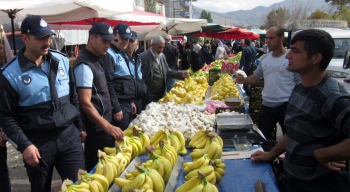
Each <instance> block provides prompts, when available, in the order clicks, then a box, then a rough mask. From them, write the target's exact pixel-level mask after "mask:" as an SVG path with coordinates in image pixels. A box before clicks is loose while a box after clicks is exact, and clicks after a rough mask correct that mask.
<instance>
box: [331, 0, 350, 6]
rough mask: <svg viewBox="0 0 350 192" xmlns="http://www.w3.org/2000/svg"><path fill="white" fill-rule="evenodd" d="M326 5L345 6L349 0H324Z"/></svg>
mask: <svg viewBox="0 0 350 192" xmlns="http://www.w3.org/2000/svg"><path fill="white" fill-rule="evenodd" d="M325 1H326V3H329V2H330V3H332V5H346V4H350V0H333V1H332V0H325Z"/></svg>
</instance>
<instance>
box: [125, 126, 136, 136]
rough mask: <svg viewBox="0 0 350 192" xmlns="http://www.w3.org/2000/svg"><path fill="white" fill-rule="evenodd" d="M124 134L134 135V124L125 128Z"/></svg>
mask: <svg viewBox="0 0 350 192" xmlns="http://www.w3.org/2000/svg"><path fill="white" fill-rule="evenodd" d="M123 134H124V136H128V137H131V136H133V135H134V125H133V126H130V127H128V128H127V129H125V130H124V131H123Z"/></svg>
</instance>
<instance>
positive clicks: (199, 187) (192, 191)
mask: <svg viewBox="0 0 350 192" xmlns="http://www.w3.org/2000/svg"><path fill="white" fill-rule="evenodd" d="M203 189H204V185H203V184H198V185H197V186H195V187H193V188H192V189H190V190H188V192H199V191H203Z"/></svg>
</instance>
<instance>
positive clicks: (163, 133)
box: [150, 129, 165, 144]
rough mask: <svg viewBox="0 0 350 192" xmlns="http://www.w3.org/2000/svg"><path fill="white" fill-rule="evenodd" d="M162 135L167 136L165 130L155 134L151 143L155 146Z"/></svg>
mask: <svg viewBox="0 0 350 192" xmlns="http://www.w3.org/2000/svg"><path fill="white" fill-rule="evenodd" d="M162 135H165V131H164V129H160V130H159V131H158V132H157V133H155V134H154V135H153V136H152V138H151V139H150V143H151V144H154V143H155V141H156V140H157V139H158V138H159V137H160V136H162Z"/></svg>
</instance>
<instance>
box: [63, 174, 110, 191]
mask: <svg viewBox="0 0 350 192" xmlns="http://www.w3.org/2000/svg"><path fill="white" fill-rule="evenodd" d="M108 188H109V184H108V181H107V178H106V177H104V176H103V175H100V174H89V173H87V172H86V171H85V170H79V171H78V181H77V183H76V184H74V183H73V181H71V180H69V179H66V180H64V181H63V183H62V185H61V191H62V192H89V191H91V192H106V191H108Z"/></svg>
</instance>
